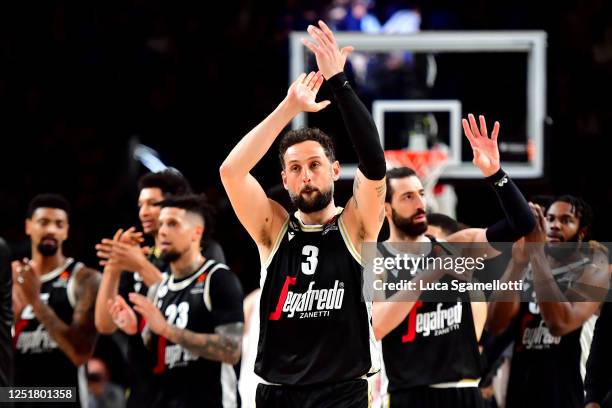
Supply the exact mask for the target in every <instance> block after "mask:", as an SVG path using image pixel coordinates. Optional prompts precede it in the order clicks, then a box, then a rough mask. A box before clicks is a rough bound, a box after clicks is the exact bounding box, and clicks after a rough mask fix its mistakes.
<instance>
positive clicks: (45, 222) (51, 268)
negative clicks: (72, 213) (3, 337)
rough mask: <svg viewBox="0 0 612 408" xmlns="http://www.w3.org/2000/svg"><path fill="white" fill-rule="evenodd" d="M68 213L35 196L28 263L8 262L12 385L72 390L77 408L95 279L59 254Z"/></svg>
mask: <svg viewBox="0 0 612 408" xmlns="http://www.w3.org/2000/svg"><path fill="white" fill-rule="evenodd" d="M68 214H69V206H68V203H67V201H66V200H65V199H64V198H63V197H61V196H59V195H56V194H42V195H38V196H36V197H34V199H33V200H32V201H31V202H30V205H29V208H28V213H27V219H26V222H25V231H26V234H27V235H28V236H29V237H30V239H31V241H32V260H31V261H30V260H27V259H24V260H23V262H21V261H15V262H14V263H13V267H14V270H13V280H14V281H15V282H16V283H17V285H15V286H14V293H13V297H14V298H15V302H14V305H15V307H16V310H15V314H16V316H18V319H17V322H16V323H15V331H14V336H13V344H14V347H15V385H16V386H31V387H45V386H46V387H76V392H77V405H78V406H84V407H86V406H87V403H86V396H87V381H86V377H85V366H84V364H85V363H86V362H87V359H88V358H89V357H90V355H91V353H92V351H93V348H94V345H95V341H96V328H95V325H94V303H95V299H96V292H97V290H98V284H99V281H100V276H99V273H98V272H97V271H95V270H93V269H89V268H87V267H85V266H84V265H83V264H82V263H80V262H76V261H75V260H74V259H72V258H68V257H66V256H65V255H64V253H63V250H62V246H63V243H64V241H66V239H67V238H68ZM32 406H37V407H39V406H41V403H33V404H32Z"/></svg>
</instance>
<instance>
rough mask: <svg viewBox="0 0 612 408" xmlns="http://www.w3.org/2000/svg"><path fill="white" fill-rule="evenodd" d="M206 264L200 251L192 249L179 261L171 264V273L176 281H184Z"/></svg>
mask: <svg viewBox="0 0 612 408" xmlns="http://www.w3.org/2000/svg"><path fill="white" fill-rule="evenodd" d="M202 263H204V257H203V256H202V254H201V253H200V251H199V250H197V249H196V250H194V249H190V250H189V251H188V252H186V253H185V254H183V256H181V257H180V258H179V259H177V260H176V261H174V262H172V263H171V264H170V271H171V272H172V275H173V276H174V277H175V278H176V279H182V278H184V277H186V276H189V275H191V274H192V273H194V272H195V271H196V270H197V269H198V268H199V267H200V266H202Z"/></svg>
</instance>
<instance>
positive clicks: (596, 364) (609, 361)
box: [584, 302, 612, 405]
mask: <svg viewBox="0 0 612 408" xmlns="http://www.w3.org/2000/svg"><path fill="white" fill-rule="evenodd" d="M610 344H612V303H608V302H606V303H604V305H603V308H602V310H601V315H600V316H599V318H598V319H597V323H596V324H595V334H594V335H593V342H592V343H591V352H590V354H589V359H588V360H587V366H586V377H585V379H584V391H585V392H586V396H585V400H584V403H585V405H586V404H588V403H589V402H597V403H599V404H601V403H602V401H603V400H604V398H605V396H606V394H608V393H609V392H610V391H612V371H610V367H611V366H612V348H610Z"/></svg>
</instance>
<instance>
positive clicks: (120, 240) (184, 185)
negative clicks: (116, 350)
mask: <svg viewBox="0 0 612 408" xmlns="http://www.w3.org/2000/svg"><path fill="white" fill-rule="evenodd" d="M138 189H139V193H138V218H139V219H140V223H141V226H142V234H144V235H145V237H148V238H149V239H150V240H151V241H152V242H153V244H154V246H153V247H152V248H150V249H149V250H148V251H146V250H144V251H143V248H141V247H140V245H139V244H140V242H139V241H140V237H141V236H142V234H140V233H135V232H134V231H135V230H134V228H131V229H129V230H128V231H126V232H125V233H124V232H123V230H119V231H118V232H117V233H116V234H115V237H114V239H103V240H102V242H101V243H99V244H98V245H96V250H97V254H98V256H99V257H100V259H101V260H102V262H101V263H102V264H104V265H105V267H104V273H103V276H102V282H101V284H100V290H99V292H98V298H97V301H96V328H97V329H98V331H99V332H100V333H102V334H111V333H114V332H115V331H116V329H117V324H116V320H118V319H119V318H120V317H119V315H120V314H121V313H119V312H118V311H120V310H126V309H125V307H127V306H132V304H131V302H130V301H129V298H128V294H129V293H131V292H136V293H140V294H141V295H145V296H146V295H147V292H148V289H149V287H150V286H153V285H154V284H157V283H159V282H161V281H162V279H163V274H162V272H161V271H165V270H166V269H167V267H168V264H167V262H165V261H164V260H163V259H161V258H160V251H159V243H158V242H159V238H158V236H157V231H158V230H159V213H160V210H161V208H160V207H159V206H158V205H157V204H158V203H159V202H161V201H162V200H163V199H164V198H167V197H170V196H182V195H187V194H191V186H190V184H189V181H188V180H187V179H186V178H185V177H184V176H183V175H182V174H181V173H180V172H178V171H176V170H174V169H166V170H164V171H160V172H156V173H146V174H144V175H143V176H142V177H141V178H140V179H139V180H138ZM206 217H207V218H208V220H207V221H208V222H209V224H210V222H211V219H212V217H211V216H210V211H208V212H207V213H206ZM206 241H207V242H203V244H206V247H205V249H204V251H203V255H204V256H205V257H206V258H211V259H215V260H216V261H219V262H225V256H224V254H223V250H222V249H221V246H220V245H219V244H218V243H216V242H214V241H213V242H210V241H208V240H206ZM145 251H146V252H148V253H147V255H145V254H144V252H145ZM126 302H127V305H125V306H124V304H125V303H126ZM113 311H114V314H115V315H113ZM118 313H119V315H118ZM140 323H142V322H140ZM142 327H143V325H142V324H139V326H138V328H139V329H142ZM119 333H121V332H119ZM114 339H115V340H117V341H118V342H123V341H125V338H124V337H123V336H115V337H114ZM135 352H137V351H136V350H133V349H131V348H129V347H128V348H127V355H126V356H125V358H126V361H127V365H128V369H129V381H130V384H129V396H128V400H127V406H128V407H140V406H145V405H147V404H148V402H147V401H149V398H150V396H151V395H152V393H151V390H150V381H149V377H150V375H149V374H150V373H148V372H142V371H139V370H140V367H139V366H134V365H133V364H131V361H132V360H133V359H132V358H131V356H132V354H134V353H135Z"/></svg>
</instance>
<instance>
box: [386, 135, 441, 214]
mask: <svg viewBox="0 0 612 408" xmlns="http://www.w3.org/2000/svg"><path fill="white" fill-rule="evenodd" d="M385 160H386V161H387V169H393V168H396V167H410V168H411V169H413V170H414V171H416V173H417V175H418V176H419V178H420V179H421V182H422V183H423V188H424V189H425V195H426V197H427V198H429V199H430V201H429V205H431V206H432V207H433V209H435V210H438V208H439V204H438V203H437V201H436V194H435V193H434V188H435V187H436V185H437V184H438V180H439V179H440V176H441V175H442V172H443V171H444V168H445V167H446V164H447V163H448V153H447V148H445V146H444V145H436V146H434V147H433V148H432V149H431V150H423V151H410V150H385Z"/></svg>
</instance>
